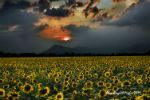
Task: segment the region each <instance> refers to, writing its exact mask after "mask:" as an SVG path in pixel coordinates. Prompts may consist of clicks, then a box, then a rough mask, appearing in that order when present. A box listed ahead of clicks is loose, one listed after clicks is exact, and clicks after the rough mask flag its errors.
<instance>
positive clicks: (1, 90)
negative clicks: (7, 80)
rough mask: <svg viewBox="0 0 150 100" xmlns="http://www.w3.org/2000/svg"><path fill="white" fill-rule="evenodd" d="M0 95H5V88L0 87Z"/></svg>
mask: <svg viewBox="0 0 150 100" xmlns="http://www.w3.org/2000/svg"><path fill="white" fill-rule="evenodd" d="M0 97H5V90H4V89H2V88H0Z"/></svg>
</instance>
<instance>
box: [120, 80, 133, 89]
mask: <svg viewBox="0 0 150 100" xmlns="http://www.w3.org/2000/svg"><path fill="white" fill-rule="evenodd" d="M130 86H131V82H130V81H128V80H125V81H124V82H122V83H121V87H123V88H124V87H130Z"/></svg>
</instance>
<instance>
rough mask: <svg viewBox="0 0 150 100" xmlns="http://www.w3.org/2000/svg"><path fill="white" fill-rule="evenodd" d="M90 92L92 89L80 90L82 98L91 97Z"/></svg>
mask: <svg viewBox="0 0 150 100" xmlns="http://www.w3.org/2000/svg"><path fill="white" fill-rule="evenodd" d="M91 90H93V88H84V89H83V90H82V96H89V95H91V93H90V92H91Z"/></svg>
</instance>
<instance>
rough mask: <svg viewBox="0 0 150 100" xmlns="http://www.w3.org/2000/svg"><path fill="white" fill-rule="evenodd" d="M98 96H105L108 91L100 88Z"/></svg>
mask: <svg viewBox="0 0 150 100" xmlns="http://www.w3.org/2000/svg"><path fill="white" fill-rule="evenodd" d="M98 96H99V97H100V98H102V97H105V96H106V91H105V90H100V91H99V93H98Z"/></svg>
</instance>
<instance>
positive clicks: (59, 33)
mask: <svg viewBox="0 0 150 100" xmlns="http://www.w3.org/2000/svg"><path fill="white" fill-rule="evenodd" d="M70 33H71V32H70V31H69V30H67V29H64V28H63V27H60V26H47V27H46V28H44V30H42V31H41V32H40V34H41V37H43V38H46V39H56V40H64V38H66V37H68V38H69V40H70V39H71V36H70Z"/></svg>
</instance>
